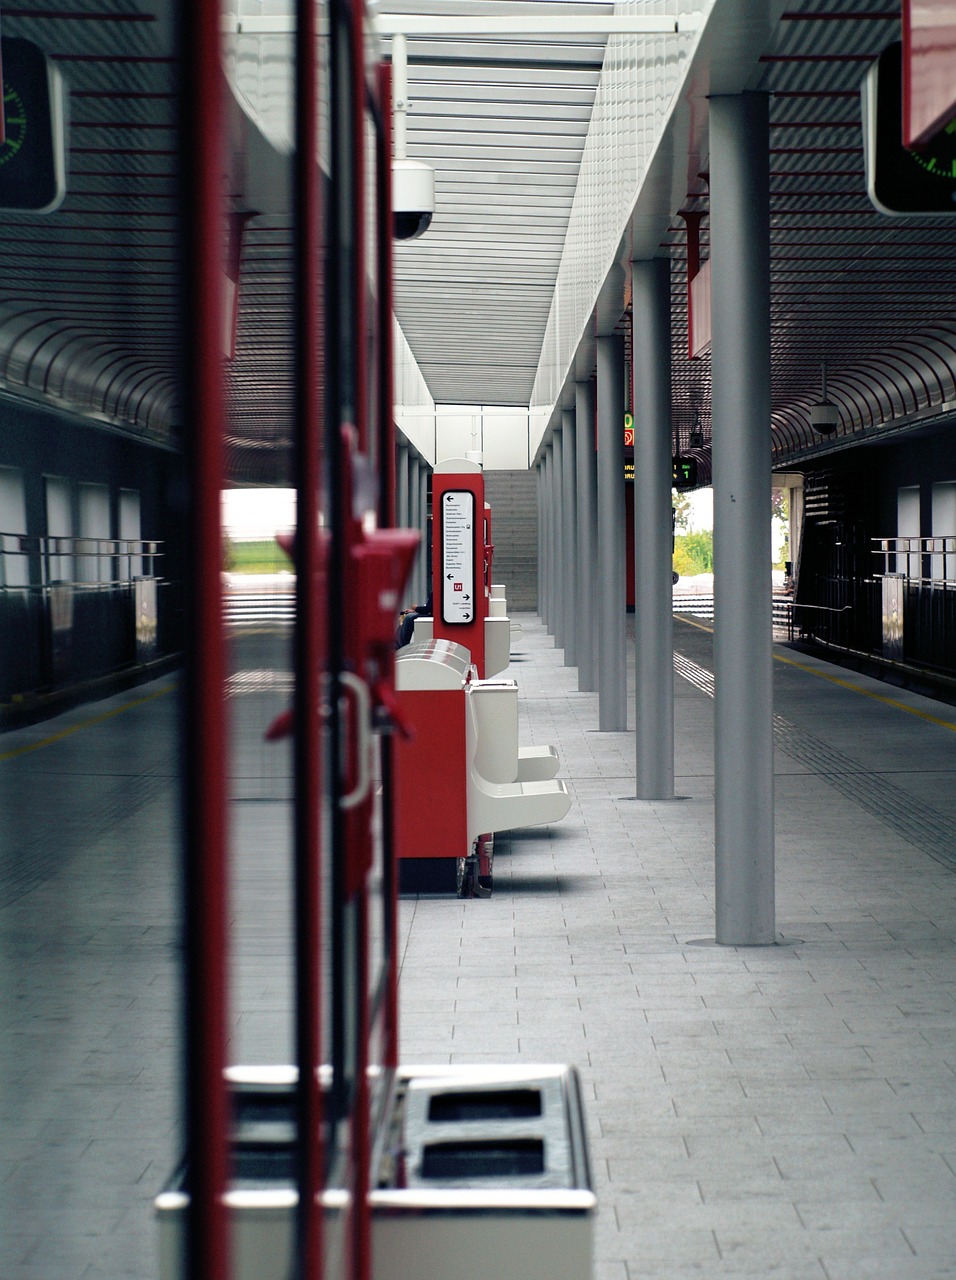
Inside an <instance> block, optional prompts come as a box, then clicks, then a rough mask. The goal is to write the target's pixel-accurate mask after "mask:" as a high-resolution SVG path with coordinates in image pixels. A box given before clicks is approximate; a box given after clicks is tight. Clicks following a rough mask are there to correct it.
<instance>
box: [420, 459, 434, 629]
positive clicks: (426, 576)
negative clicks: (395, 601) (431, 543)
mask: <svg viewBox="0 0 956 1280" xmlns="http://www.w3.org/2000/svg"><path fill="white" fill-rule="evenodd" d="M418 511H419V520H418V527H419V529H420V530H421V534H422V545H421V550H420V551H419V553H418V579H419V583H420V585H419V590H418V598H419V599H420V600H421V602H422V603H423V604H424V603H425V601H426V600H427V599H428V593H429V591H431V585H432V584H431V571H430V568H429V566H430V564H431V561H430V560H429V558H428V465H427V463H425V462H424V461H423V462H422V466H421V471H420V472H419V475H418Z"/></svg>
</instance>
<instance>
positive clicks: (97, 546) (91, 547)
mask: <svg viewBox="0 0 956 1280" xmlns="http://www.w3.org/2000/svg"><path fill="white" fill-rule="evenodd" d="M162 546H163V544H162V543H161V542H158V541H155V540H153V539H144V538H88V537H76V536H66V535H61V534H48V535H39V534H25V533H5V532H2V531H0V588H4V587H16V588H18V589H20V590H23V589H25V588H28V587H43V588H45V587H48V586H50V585H52V584H53V583H54V582H70V583H72V584H73V585H75V586H76V587H77V588H89V587H104V586H117V585H122V584H125V583H129V582H132V580H133V579H134V578H142V577H146V578H152V577H155V576H156V574H157V568H158V566H157V564H156V561H157V560H159V559H161V558H162V557H163V555H164V554H165V553H164V551H163V550H161V548H162ZM8 556H9V557H10V558H11V562H12V563H17V564H21V565H22V564H23V563H24V562H28V561H29V558H30V557H34V558H39V562H40V581H39V582H30V581H29V578H30V570H29V569H27V572H26V573H25V574H24V573H20V574H17V575H16V576H17V577H26V578H27V581H26V582H14V583H11V582H8V580H7V579H8V569H7V566H8V560H7V557H8ZM123 562H125V566H124V563H123ZM104 568H107V569H108V570H109V572H110V576H109V577H102V576H100V575H101V573H102V571H103V569H104ZM134 568H135V572H134ZM77 570H79V572H78V571H77ZM91 570H92V571H93V572H94V574H95V575H96V576H92V577H91V576H89V575H90V572H91Z"/></svg>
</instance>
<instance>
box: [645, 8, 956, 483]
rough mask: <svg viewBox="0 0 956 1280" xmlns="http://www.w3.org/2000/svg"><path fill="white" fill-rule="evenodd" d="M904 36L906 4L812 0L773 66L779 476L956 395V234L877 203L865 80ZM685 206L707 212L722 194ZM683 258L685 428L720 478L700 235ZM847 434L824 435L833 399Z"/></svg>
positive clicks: (777, 48) (680, 352)
mask: <svg viewBox="0 0 956 1280" xmlns="http://www.w3.org/2000/svg"><path fill="white" fill-rule="evenodd" d="M898 38H899V4H898V2H897V0H858V2H857V3H854V4H847V3H839V4H837V3H834V0H805V2H804V3H802V4H799V5H798V4H794V5H793V6H792V7H791V8H788V9H787V11H785V12H784V14H783V15H782V18H781V21H780V24H779V26H778V29H777V39H776V43H775V45H774V47H772V48H771V49H769V50H768V51H767V52H766V53H765V55H764V57H763V58H762V60H761V61H762V63H763V64H764V66H765V68H766V70H765V74H764V77H763V83H762V85H761V86H760V87H762V88H765V89H766V90H767V91H768V92H769V93H770V94H771V95H772V96H771V116H770V120H771V153H770V186H771V354H772V424H773V440H774V443H773V450H774V453H773V456H774V465H775V466H778V467H783V466H786V465H787V464H788V463H789V462H792V461H793V460H795V459H797V458H799V457H803V456H806V455H807V454H808V453H811V452H820V451H822V450H824V449H828V448H832V447H833V446H834V444H838V443H839V442H841V441H842V442H844V443H845V442H846V440H847V438H848V437H854V438H859V437H865V436H866V434H867V433H868V432H869V433H870V434H871V435H872V434H873V433H874V431H876V432H885V431H886V430H900V429H904V428H905V427H906V426H907V425H908V424H909V423H910V422H912V420H913V419H914V418H917V419H920V420H922V419H923V418H925V416H926V415H927V414H928V413H929V414H932V413H933V412H934V411H935V412H939V411H940V410H941V407H942V406H943V405H947V406H949V407H952V402H953V401H954V399H956V389H954V377H956V307H954V304H953V284H954V282H956V268H954V267H953V266H952V265H951V264H952V241H953V229H952V228H953V224H952V222H951V221H950V220H941V219H938V218H937V219H933V218H922V219H920V218H888V217H886V216H884V215H882V214H880V213H878V212H877V211H876V210H875V209H874V208H873V206H872V205H871V204H870V202H869V200H868V198H867V195H866V180H865V176H864V161H863V138H862V124H861V109H860V83H861V81H862V79H863V77H864V75H865V73H866V71H867V69H868V68H869V66H870V64H871V63H872V61H873V60H874V58H875V57H876V56H877V55H878V54H879V53H880V52H881V51H882V49H883V48H885V46H886V45H887V44H888V43H890V42H891V41H892V40H894V39H898ZM684 208H685V210H687V211H692V210H697V211H702V212H704V213H705V214H706V210H707V197H706V187H705V184H704V183H703V182H702V184H701V188H700V190H699V191H698V192H697V193H695V194H694V195H692V196H689V197H688V200H687V202H686V204H685V206H684ZM701 241H702V248H703V250H704V256H706V252H707V220H706V217H705V218H704V221H703V224H702V236H701ZM666 243H667V245H668V246H669V247H670V251H671V257H672V261H673V269H672V282H673V316H674V422H675V431H676V433H677V438H678V439H679V441H680V445H681V448H683V449H685V450H687V449H689V448H690V435H691V431H692V430H694V429H696V430H698V431H701V432H702V433H703V437H704V445H703V447H702V449H700V450H694V452H697V453H698V456H699V458H700V460H701V462H702V463H703V464H704V475H705V476H706V475H708V474H709V443H710V360H709V357H706V356H705V357H704V358H702V359H700V360H694V361H691V360H689V359H688V357H687V314H686V231H685V227H684V225H683V224H682V223H681V222H680V221H679V220H677V219H675V221H674V222H673V223H672V226H671V229H670V233H669V234H668V236H667V237H666ZM824 361H825V362H826V367H827V390H828V396H829V398H830V399H831V400H832V401H834V402H835V403H836V404H838V405H839V407H840V414H841V417H840V425H839V427H838V429H837V431H836V432H835V433H834V435H832V436H827V437H821V436H819V435H817V434H816V433H814V432H813V431H812V430H811V428H810V423H809V410H810V405H811V404H814V403H816V402H817V401H819V399H820V397H821V383H822V373H823V365H824Z"/></svg>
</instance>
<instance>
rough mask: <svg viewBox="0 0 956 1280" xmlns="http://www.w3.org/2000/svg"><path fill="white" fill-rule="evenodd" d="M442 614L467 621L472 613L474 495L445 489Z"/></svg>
mask: <svg viewBox="0 0 956 1280" xmlns="http://www.w3.org/2000/svg"><path fill="white" fill-rule="evenodd" d="M441 576H442V593H441V616H442V620H443V621H444V622H448V623H455V622H458V623H466V622H471V621H472V620H473V619H474V616H475V495H474V494H473V493H472V492H471V490H470V489H448V490H446V492H445V493H443V494H442V499H441Z"/></svg>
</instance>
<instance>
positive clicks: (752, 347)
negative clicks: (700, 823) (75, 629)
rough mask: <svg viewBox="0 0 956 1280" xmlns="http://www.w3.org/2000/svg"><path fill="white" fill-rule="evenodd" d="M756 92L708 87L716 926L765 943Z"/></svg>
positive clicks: (767, 768) (767, 608)
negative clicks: (727, 92)
mask: <svg viewBox="0 0 956 1280" xmlns="http://www.w3.org/2000/svg"><path fill="white" fill-rule="evenodd" d="M768 137H769V129H768V106H767V98H766V96H764V95H763V94H756V93H745V94H741V95H738V96H728V97H715V98H711V100H710V171H711V179H710V189H711V201H710V210H711V212H710V228H711V229H710V244H711V260H712V263H713V266H712V268H711V270H712V272H713V277H712V280H713V335H714V336H713V346H712V355H711V359H712V368H713V375H712V376H713V432H714V442H713V477H714V556H715V563H714V587H715V599H714V615H715V627H714V675H715V686H716V705H715V738H716V741H715V757H716V760H715V778H714V786H715V805H714V810H715V851H716V861H715V884H716V923H717V927H716V936H717V941H718V942H720V943H727V944H729V945H741V946H748V945H761V944H768V943H772V942H774V929H775V923H774V832H773V819H774V807H773V659H772V617H771V590H772V585H771V572H770V569H771V564H770V503H771V493H770V490H771V481H770V196H769V174H768V168H769V166H768V154H769V143H768Z"/></svg>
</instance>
